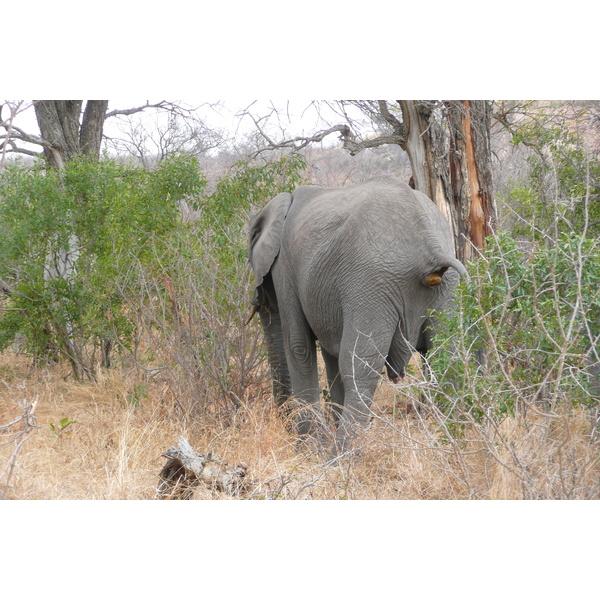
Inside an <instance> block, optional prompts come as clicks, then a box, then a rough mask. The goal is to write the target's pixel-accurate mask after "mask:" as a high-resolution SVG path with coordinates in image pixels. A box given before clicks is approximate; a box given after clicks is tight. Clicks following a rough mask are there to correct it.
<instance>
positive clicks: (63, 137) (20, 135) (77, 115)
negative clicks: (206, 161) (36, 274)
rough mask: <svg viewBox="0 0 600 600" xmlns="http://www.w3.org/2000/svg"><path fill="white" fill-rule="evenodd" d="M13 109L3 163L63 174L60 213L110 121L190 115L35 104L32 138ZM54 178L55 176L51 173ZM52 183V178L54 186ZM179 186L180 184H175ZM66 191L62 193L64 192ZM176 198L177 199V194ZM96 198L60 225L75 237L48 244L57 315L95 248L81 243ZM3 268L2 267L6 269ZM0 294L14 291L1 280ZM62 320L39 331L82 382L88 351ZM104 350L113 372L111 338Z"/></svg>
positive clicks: (174, 107)
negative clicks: (15, 159)
mask: <svg viewBox="0 0 600 600" xmlns="http://www.w3.org/2000/svg"><path fill="white" fill-rule="evenodd" d="M5 105H7V106H8V107H9V109H10V117H9V120H8V122H5V121H4V120H3V118H2V110H1V109H2V107H3V106H4V105H2V106H0V127H2V128H4V130H5V134H4V135H3V136H0V142H1V144H2V158H3V161H2V163H3V164H4V157H5V156H6V153H7V151H8V152H15V153H21V154H27V155H30V156H36V157H41V156H43V157H44V159H45V162H46V164H47V166H48V167H49V168H50V171H51V172H55V173H58V174H59V176H58V177H57V178H56V182H55V184H56V185H55V190H54V191H53V192H52V193H51V194H50V196H49V198H50V199H49V201H50V202H55V204H56V212H57V213H58V212H59V207H60V204H61V202H62V200H65V199H68V198H69V197H70V196H71V193H72V192H71V189H70V187H71V186H70V184H69V180H68V179H69V174H68V172H67V171H68V170H67V166H68V165H69V163H71V162H72V161H77V160H79V159H80V158H81V157H83V158H85V159H86V160H87V161H88V162H91V163H97V162H98V159H99V157H100V149H101V145H102V139H103V131H104V123H105V120H106V119H107V118H109V117H114V116H117V115H132V114H135V113H139V112H142V111H144V110H146V109H149V108H154V109H160V110H165V111H169V112H171V113H173V114H189V113H190V110H189V109H184V108H182V107H181V106H180V105H178V104H175V103H172V102H167V101H164V100H163V101H160V102H158V103H155V104H150V103H149V102H146V104H144V105H141V106H138V107H134V108H129V109H116V110H112V111H110V112H108V100H88V101H87V102H86V104H85V108H84V105H83V101H82V100H34V101H33V107H34V110H35V116H36V119H37V123H38V126H39V129H40V135H34V134H31V133H27V132H26V131H24V130H23V129H20V128H18V127H16V126H15V124H14V117H15V116H16V113H17V112H18V111H19V110H20V108H21V103H8V102H7V103H5ZM21 142H25V143H27V144H33V145H35V146H40V147H41V148H42V152H36V151H34V150H31V149H29V148H26V147H23V146H22V145H21V146H20V145H19V143H21ZM49 175H50V174H49ZM51 180H52V178H50V177H49V178H48V182H50V181H51ZM175 184H176V185H177V182H175ZM59 189H60V190H62V192H61V191H58V190H59ZM167 191H170V192H171V198H173V197H174V192H173V190H167ZM39 197H43V194H37V196H36V199H38V198H39ZM89 198H90V193H89V191H88V190H84V191H82V192H81V194H80V198H78V199H77V202H75V204H74V205H73V207H72V208H70V209H69V210H67V211H66V212H65V213H64V214H63V218H64V219H65V221H68V222H65V223H62V224H61V225H60V227H61V228H64V229H67V230H69V231H70V233H69V235H68V236H67V237H66V238H65V237H64V236H61V235H59V234H58V233H56V235H54V236H53V237H52V238H50V239H48V240H47V241H46V243H45V253H46V254H45V264H44V267H43V278H44V281H45V286H46V288H47V290H49V291H50V292H51V295H52V296H53V297H54V300H53V305H54V306H53V312H55V313H59V312H60V313H61V314H68V313H69V311H68V310H67V309H66V308H65V307H66V306H67V302H66V300H65V298H64V297H63V295H61V293H59V292H58V291H57V290H62V289H68V290H72V289H74V286H75V285H76V264H77V263H78V262H79V259H80V256H81V255H82V253H84V252H85V251H89V248H87V249H84V247H83V246H82V240H81V239H80V233H81V231H80V227H79V225H78V223H79V222H80V221H81V218H82V215H85V211H86V209H87V207H86V206H85V205H86V202H89ZM0 266H2V265H0ZM0 284H1V287H0V289H1V290H2V292H3V293H4V295H12V294H13V286H12V285H11V284H10V283H8V282H6V281H2V280H0ZM58 323H59V322H58V320H56V319H55V320H54V322H53V321H52V319H49V320H48V321H47V322H45V323H42V325H41V331H40V332H38V336H39V339H42V340H48V343H49V344H52V345H54V344H53V341H54V340H56V339H58V340H59V343H58V345H57V346H58V347H56V345H55V347H48V349H47V350H48V352H49V353H51V352H54V353H58V352H61V351H62V352H63V353H64V354H66V355H67V356H68V358H69V360H70V361H71V364H72V365H73V371H74V373H75V376H76V377H78V378H79V377H80V371H81V370H82V369H83V371H84V372H85V373H86V374H89V372H90V370H89V369H86V368H85V367H84V366H83V362H84V361H83V360H82V359H81V356H82V347H81V344H80V343H78V341H77V336H76V335H75V330H76V320H74V319H72V318H71V316H70V315H69V316H68V317H67V318H65V320H64V322H61V323H60V325H58ZM101 346H102V364H103V366H106V367H108V366H109V365H110V351H111V347H112V342H111V339H110V338H109V337H104V338H103V339H102V342H101Z"/></svg>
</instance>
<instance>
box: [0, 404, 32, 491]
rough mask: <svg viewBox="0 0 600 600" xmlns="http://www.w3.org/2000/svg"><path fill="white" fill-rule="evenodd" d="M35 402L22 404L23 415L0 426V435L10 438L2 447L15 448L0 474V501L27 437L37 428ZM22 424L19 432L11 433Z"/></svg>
mask: <svg viewBox="0 0 600 600" xmlns="http://www.w3.org/2000/svg"><path fill="white" fill-rule="evenodd" d="M36 404H37V401H36V402H33V403H31V404H29V403H26V402H24V406H23V414H22V415H21V416H19V417H17V418H16V419H13V420H12V421H11V422H10V423H7V424H6V425H2V426H0V435H2V436H7V437H11V436H12V439H10V440H9V441H8V442H4V443H3V444H2V445H8V444H14V445H15V448H14V450H13V453H12V454H11V456H10V458H9V459H8V461H7V462H6V465H5V466H4V469H3V470H2V472H1V473H0V499H4V498H6V496H7V494H8V491H9V489H10V480H11V478H12V476H13V473H14V470H15V466H16V464H17V457H18V455H19V451H20V450H21V447H22V446H23V444H24V443H25V442H26V441H27V440H28V439H29V435H30V434H31V432H32V431H33V429H35V428H37V425H36V424H35V407H36ZM19 423H23V427H22V429H21V430H20V431H17V432H13V431H11V429H12V428H13V427H15V426H16V425H17V424H19ZM5 476H6V480H5V483H1V482H2V479H3V478H4V477H5Z"/></svg>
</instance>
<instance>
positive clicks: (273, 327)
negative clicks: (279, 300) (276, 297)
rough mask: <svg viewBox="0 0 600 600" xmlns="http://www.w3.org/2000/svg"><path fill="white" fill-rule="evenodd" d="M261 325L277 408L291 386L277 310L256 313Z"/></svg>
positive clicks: (263, 309) (288, 393) (288, 395)
mask: <svg viewBox="0 0 600 600" xmlns="http://www.w3.org/2000/svg"><path fill="white" fill-rule="evenodd" d="M258 314H259V316H260V320H261V323H262V327H263V331H264V334H265V340H266V343H267V351H268V353H269V363H270V365H271V375H272V377H273V396H274V397H275V402H276V403H277V405H278V406H283V405H284V404H285V402H286V400H287V399H288V398H289V397H290V396H291V395H292V385H291V380H290V373H289V370H288V365H287V361H286V359H285V350H284V346H283V330H282V328H281V316H280V314H279V311H277V310H268V309H266V308H265V307H262V306H261V308H260V310H259V311H258Z"/></svg>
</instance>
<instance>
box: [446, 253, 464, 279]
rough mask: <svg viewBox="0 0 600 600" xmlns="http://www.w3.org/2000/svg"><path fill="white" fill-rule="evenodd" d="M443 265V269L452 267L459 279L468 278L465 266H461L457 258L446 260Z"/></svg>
mask: <svg viewBox="0 0 600 600" xmlns="http://www.w3.org/2000/svg"><path fill="white" fill-rule="evenodd" d="M444 263H445V264H444V265H443V266H444V267H452V268H453V269H454V270H455V271H458V274H459V275H460V276H461V277H468V276H469V274H468V272H467V269H466V268H465V265H463V264H462V263H461V262H460V260H458V258H453V257H452V258H448V259H447V260H446V261H444Z"/></svg>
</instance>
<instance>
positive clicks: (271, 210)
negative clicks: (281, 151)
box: [249, 193, 292, 299]
mask: <svg viewBox="0 0 600 600" xmlns="http://www.w3.org/2000/svg"><path fill="white" fill-rule="evenodd" d="M291 204H292V195H291V194H288V193H284V194H279V195H278V196H275V198H273V199H272V200H271V201H270V202H269V203H268V204H267V205H266V206H265V207H264V208H263V209H262V211H261V212H260V213H259V214H258V216H257V217H256V219H254V222H253V223H252V228H251V229H250V251H249V258H250V264H251V265H252V270H253V271H254V280H255V287H256V289H257V290H258V288H259V287H260V286H261V285H262V283H263V280H264V278H265V277H266V276H267V274H268V273H269V271H270V270H271V267H272V266H273V263H274V262H275V259H276V258H277V255H278V254H279V249H280V248H281V236H282V233H283V223H284V221H285V217H286V215H287V213H288V210H289V209H290V206H291ZM255 299H256V294H255Z"/></svg>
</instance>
